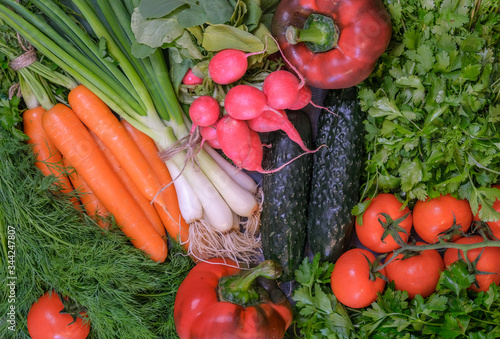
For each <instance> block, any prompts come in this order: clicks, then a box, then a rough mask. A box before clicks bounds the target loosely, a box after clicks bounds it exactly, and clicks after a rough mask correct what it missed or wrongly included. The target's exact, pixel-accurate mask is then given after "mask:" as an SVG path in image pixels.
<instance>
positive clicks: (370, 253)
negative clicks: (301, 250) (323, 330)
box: [331, 193, 500, 308]
mask: <svg viewBox="0 0 500 339" xmlns="http://www.w3.org/2000/svg"><path fill="white" fill-rule="evenodd" d="M366 202H367V207H366V209H365V210H364V212H363V214H362V215H360V216H358V217H357V218H356V223H355V231H356V236H357V241H358V246H357V247H356V248H353V249H350V250H349V251H347V252H345V253H344V254H343V255H342V256H341V257H340V258H339V259H338V260H337V261H336V262H335V266H334V270H333V272H332V276H331V287H332V290H333V293H334V294H335V296H336V297H337V299H338V300H339V302H341V303H342V304H344V305H345V306H348V307H352V308H362V307H366V306H369V305H370V304H371V303H372V302H374V301H375V300H376V299H377V296H378V295H379V294H381V293H382V292H383V291H384V289H385V287H386V285H387V283H388V282H392V283H394V288H395V289H396V290H401V291H406V292H407V294H408V297H409V298H410V299H413V298H415V296H416V295H421V296H422V297H424V298H425V297H428V296H429V295H431V294H432V293H434V292H435V290H436V286H437V284H438V282H439V279H440V276H441V272H442V271H443V270H445V269H446V268H447V267H449V266H451V265H452V264H453V263H454V262H456V261H458V260H462V261H465V262H466V263H467V267H468V269H469V272H470V273H473V274H474V275H475V281H474V283H473V284H472V285H471V286H470V288H469V289H470V290H471V291H475V292H480V291H487V290H488V289H489V286H490V285H491V284H496V285H500V241H499V237H500V221H497V222H484V221H482V220H481V219H480V218H479V216H478V214H476V215H474V214H473V212H472V209H471V206H470V205H469V202H468V201H467V200H465V199H458V198H456V197H453V196H451V195H449V194H448V195H443V196H440V197H438V198H432V199H430V198H428V199H427V200H425V201H422V200H419V201H417V202H416V203H415V204H414V206H413V208H412V209H410V208H409V207H408V206H406V205H405V204H404V203H403V202H401V201H400V200H399V199H398V198H397V197H396V196H395V195H394V194H389V193H381V194H378V195H377V196H375V197H373V198H370V199H367V201H366ZM494 206H495V207H494V208H495V209H496V210H497V211H498V212H500V202H499V201H497V202H496V203H495V205H494Z"/></svg>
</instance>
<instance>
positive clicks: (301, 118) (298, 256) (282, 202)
mask: <svg viewBox="0 0 500 339" xmlns="http://www.w3.org/2000/svg"><path fill="white" fill-rule="evenodd" d="M288 117H289V119H290V121H291V122H292V124H293V125H294V126H295V128H296V129H297V131H298V132H299V134H300V136H301V137H302V140H303V141H304V143H305V144H306V145H307V146H308V147H310V145H311V144H312V129H311V122H310V121H309V117H308V115H307V114H305V113H304V112H301V111H293V112H289V113H288ZM268 143H269V144H270V145H271V147H270V148H269V149H266V151H265V153H264V160H263V168H264V169H269V168H272V169H274V168H278V167H279V166H281V165H283V164H285V163H287V162H289V161H290V160H292V159H293V158H295V157H297V156H299V155H300V154H302V153H304V151H303V150H302V149H301V148H300V147H299V146H298V145H297V144H296V143H295V142H293V141H292V140H290V138H288V136H287V135H286V134H285V133H284V132H283V131H276V132H271V133H269V139H268ZM311 171H312V154H306V155H303V156H301V157H300V158H298V159H296V160H295V161H293V162H292V163H290V164H289V165H287V166H285V167H284V168H282V169H281V170H279V171H277V172H275V173H273V174H266V175H265V176H264V178H263V181H262V189H263V193H264V202H263V206H262V207H263V208H262V214H261V238H262V250H263V253H264V257H265V259H273V260H276V261H277V262H279V263H280V265H281V268H282V270H283V273H282V275H281V277H280V280H281V281H289V280H292V279H293V278H294V271H295V269H297V268H298V266H299V264H300V263H301V261H302V259H303V257H304V249H305V243H306V232H307V231H306V228H307V204H308V201H309V194H310V192H309V191H310V183H311Z"/></svg>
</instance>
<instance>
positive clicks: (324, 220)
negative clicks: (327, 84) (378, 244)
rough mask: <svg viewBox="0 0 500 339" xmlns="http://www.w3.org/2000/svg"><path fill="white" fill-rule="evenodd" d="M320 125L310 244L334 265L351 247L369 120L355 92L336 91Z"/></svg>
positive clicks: (330, 95) (332, 92)
mask: <svg viewBox="0 0 500 339" xmlns="http://www.w3.org/2000/svg"><path fill="white" fill-rule="evenodd" d="M323 106H325V107H327V108H328V109H329V110H330V111H332V112H334V114H332V113H329V112H327V111H323V112H322V113H321V115H320V117H319V119H318V130H317V135H316V139H315V147H318V146H319V145H327V146H328V147H322V148H321V149H320V150H319V151H318V152H316V153H315V154H314V162H313V175H312V182H311V196H310V202H309V210H308V232H307V235H308V241H309V247H310V249H311V252H312V253H313V255H314V254H317V253H321V259H322V260H324V261H331V262H334V261H336V260H337V258H338V257H339V256H340V255H341V254H342V253H343V252H344V251H345V250H346V249H347V247H348V246H349V243H350V240H351V236H352V230H353V228H354V217H353V216H352V214H351V211H352V208H353V207H354V206H355V205H356V204H357V203H358V199H359V189H360V173H361V166H362V163H363V151H364V147H363V142H364V138H363V135H364V127H363V120H364V114H363V113H362V112H361V109H360V106H359V102H358V100H357V90H356V88H355V87H352V88H348V89H343V90H330V91H329V92H328V94H327V96H326V98H325V101H324V104H323Z"/></svg>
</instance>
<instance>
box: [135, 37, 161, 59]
mask: <svg viewBox="0 0 500 339" xmlns="http://www.w3.org/2000/svg"><path fill="white" fill-rule="evenodd" d="M155 51H156V48H152V47H149V46H147V45H144V44H140V43H138V42H137V41H134V42H133V43H132V48H131V50H130V52H131V53H132V55H133V56H134V57H136V58H138V59H143V58H147V57H149V56H151V54H153V53H154V52H155Z"/></svg>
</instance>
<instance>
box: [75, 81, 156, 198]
mask: <svg viewBox="0 0 500 339" xmlns="http://www.w3.org/2000/svg"><path fill="white" fill-rule="evenodd" d="M68 101H69V104H70V106H71V108H72V109H73V111H74V112H75V113H76V115H77V116H78V117H79V118H80V120H81V121H82V122H83V123H84V124H85V125H86V126H87V127H88V129H89V130H91V131H92V132H94V133H95V134H96V135H97V136H98V137H99V139H101V140H102V142H103V143H104V144H105V145H106V146H107V147H108V148H109V149H110V150H111V152H113V154H114V155H115V157H116V158H117V159H118V161H119V162H120V164H121V165H122V166H123V168H124V169H125V170H126V171H127V173H128V174H129V175H130V177H131V178H132V180H133V181H134V183H135V184H136V186H137V187H138V188H139V189H141V191H142V192H143V194H144V196H145V197H146V198H147V199H149V201H153V199H154V198H155V197H156V194H157V192H158V191H159V190H160V182H159V180H158V178H156V176H155V174H154V172H153V169H152V168H151V166H150V165H149V163H148V162H147V160H146V159H145V157H144V155H143V154H142V152H141V151H140V150H139V148H138V147H137V145H136V144H135V142H134V140H132V138H131V137H130V135H129V134H128V133H127V131H126V130H125V128H124V127H123V126H122V125H121V124H120V121H119V120H118V118H117V117H116V116H115V115H114V114H113V113H112V112H111V110H110V109H109V107H108V106H107V105H106V104H105V103H104V102H103V101H102V100H101V99H100V98H99V97H98V96H97V95H95V94H94V93H92V92H91V91H90V90H89V89H87V88H86V87H85V86H83V85H79V86H77V87H76V88H74V89H73V90H71V91H70V92H69V95H68ZM157 202H158V203H159V204H162V206H163V207H165V205H164V204H165V202H164V201H162V199H158V200H157Z"/></svg>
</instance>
